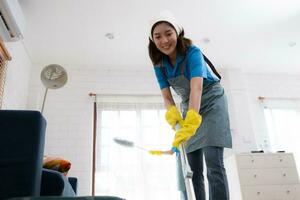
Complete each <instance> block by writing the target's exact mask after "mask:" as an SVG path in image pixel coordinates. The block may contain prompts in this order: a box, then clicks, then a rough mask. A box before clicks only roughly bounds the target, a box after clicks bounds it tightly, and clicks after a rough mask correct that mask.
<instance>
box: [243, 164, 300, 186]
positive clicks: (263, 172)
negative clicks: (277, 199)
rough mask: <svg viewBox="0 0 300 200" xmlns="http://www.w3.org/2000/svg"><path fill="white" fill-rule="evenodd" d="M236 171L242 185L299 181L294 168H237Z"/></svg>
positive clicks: (294, 182) (293, 182) (295, 182)
mask: <svg viewBox="0 0 300 200" xmlns="http://www.w3.org/2000/svg"><path fill="white" fill-rule="evenodd" d="M238 173H239V179H240V184H241V185H242V186H246V185H264V184H267V185H268V184H274V185H276V184H297V183H299V178H298V174H297V170H296V168H268V169H239V172H238Z"/></svg>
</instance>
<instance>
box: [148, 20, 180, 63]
mask: <svg viewBox="0 0 300 200" xmlns="http://www.w3.org/2000/svg"><path fill="white" fill-rule="evenodd" d="M152 36H153V42H154V44H155V46H156V47H157V48H158V50H160V51H161V52H162V53H164V54H166V55H167V56H169V57H170V58H171V59H172V60H173V59H176V45H177V34H176V31H175V29H174V28H173V27H172V26H171V25H170V24H168V23H166V22H162V23H159V24H157V25H156V26H155V27H154V29H153V33H152Z"/></svg>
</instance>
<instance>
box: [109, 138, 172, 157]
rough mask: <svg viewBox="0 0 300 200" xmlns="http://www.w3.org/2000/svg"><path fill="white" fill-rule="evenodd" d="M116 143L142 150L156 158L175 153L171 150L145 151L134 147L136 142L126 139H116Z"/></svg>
mask: <svg viewBox="0 0 300 200" xmlns="http://www.w3.org/2000/svg"><path fill="white" fill-rule="evenodd" d="M114 141H115V143H117V144H119V145H121V146H124V147H129V148H132V147H135V148H138V149H140V150H143V151H147V152H148V153H149V154H151V155H155V156H161V155H172V154H173V153H174V152H173V151H172V150H169V151H160V150H148V149H145V148H143V147H140V146H137V145H134V142H132V141H128V140H124V139H121V138H114Z"/></svg>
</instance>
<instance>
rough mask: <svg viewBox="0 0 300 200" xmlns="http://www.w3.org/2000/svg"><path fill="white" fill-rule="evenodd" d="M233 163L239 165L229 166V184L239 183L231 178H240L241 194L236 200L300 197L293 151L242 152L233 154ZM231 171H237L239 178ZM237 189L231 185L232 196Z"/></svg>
mask: <svg viewBox="0 0 300 200" xmlns="http://www.w3.org/2000/svg"><path fill="white" fill-rule="evenodd" d="M231 162H232V161H231ZM233 162H234V165H235V167H226V168H227V173H228V177H229V187H231V186H232V185H233V186H234V184H235V185H236V183H233V182H231V181H237V182H238V183H239V186H240V190H241V191H240V193H241V194H240V197H235V198H232V199H236V200H239V198H242V199H243V200H300V182H299V176H298V173H297V168H296V165H295V161H294V157H293V154H292V153H253V154H238V155H235V156H233ZM231 166H232V165H231ZM231 170H236V173H237V175H236V177H237V178H238V180H235V179H231V177H232V175H233V172H232V171H231ZM231 184H232V185H231ZM237 188H238V187H235V189H234V190H233V189H232V188H231V191H230V192H231V196H236V195H234V194H233V193H234V192H237V191H236V189H237Z"/></svg>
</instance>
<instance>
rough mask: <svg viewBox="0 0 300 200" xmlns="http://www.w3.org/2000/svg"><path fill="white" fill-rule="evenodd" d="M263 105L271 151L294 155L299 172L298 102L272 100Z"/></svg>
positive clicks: (299, 118)
mask: <svg viewBox="0 0 300 200" xmlns="http://www.w3.org/2000/svg"><path fill="white" fill-rule="evenodd" d="M265 105H266V106H265V107H264V113H265V118H266V122H267V127H268V132H269V138H270V145H271V150H272V151H273V152H276V151H286V152H292V153H294V156H295V159H296V163H297V167H298V171H300V149H299V141H300V125H299V122H300V106H299V105H300V100H299V101H298V100H295V101H283V100H282V101H280V100H278V101H275V100H274V101H269V102H266V103H265Z"/></svg>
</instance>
